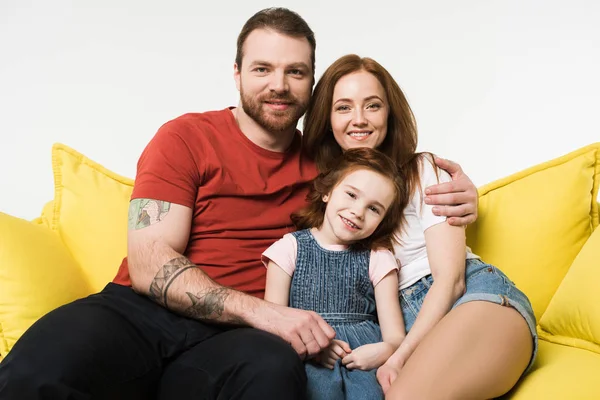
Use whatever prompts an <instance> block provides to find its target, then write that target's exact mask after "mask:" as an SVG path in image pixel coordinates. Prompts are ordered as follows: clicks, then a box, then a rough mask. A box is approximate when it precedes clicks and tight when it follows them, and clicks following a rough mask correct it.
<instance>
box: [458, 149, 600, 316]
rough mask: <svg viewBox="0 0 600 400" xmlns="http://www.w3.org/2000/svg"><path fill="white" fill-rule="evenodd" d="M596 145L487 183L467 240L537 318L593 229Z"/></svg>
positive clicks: (599, 156) (599, 161)
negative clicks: (528, 303)
mask: <svg viewBox="0 0 600 400" xmlns="http://www.w3.org/2000/svg"><path fill="white" fill-rule="evenodd" d="M599 179H600V143H596V144H593V145H589V146H586V147H584V148H582V149H579V150H577V151H574V152H572V153H570V154H567V155H565V156H562V157H560V158H557V159H554V160H551V161H548V162H545V163H543V164H540V165H537V166H534V167H531V168H529V169H526V170H524V171H522V172H519V173H517V174H514V175H512V176H509V177H507V178H504V179H501V180H499V181H496V182H493V183H490V184H488V185H486V186H484V187H482V188H481V189H480V191H479V195H480V198H479V218H478V220H477V222H476V223H475V224H472V226H469V229H468V231H467V241H468V244H469V245H470V246H471V248H472V249H473V251H474V252H475V253H476V254H479V255H480V256H481V257H482V258H483V259H484V260H485V261H487V262H489V263H492V264H495V265H496V266H497V267H499V268H500V269H501V270H503V271H504V272H505V273H506V274H507V275H508V276H509V277H510V278H511V280H513V281H514V282H515V283H516V284H517V286H519V287H520V288H521V289H522V290H523V291H524V292H525V293H526V294H527V295H528V297H529V299H530V300H531V303H532V305H533V308H534V311H535V315H536V318H538V319H539V317H540V316H541V315H542V313H543V312H544V310H545V309H546V307H547V306H548V303H549V302H550V299H551V298H552V296H553V294H554V292H555V291H556V289H557V287H558V285H559V284H560V282H561V281H562V279H563V277H564V275H565V274H566V272H567V270H568V269H569V266H570V265H571V263H572V262H573V260H574V259H575V256H576V255H577V254H578V253H579V251H580V250H581V248H582V247H583V245H584V243H585V242H586V240H587V239H588V238H589V236H590V235H591V233H592V230H593V228H595V227H596V226H597V225H598V203H597V202H596V198H597V195H598V180H599Z"/></svg>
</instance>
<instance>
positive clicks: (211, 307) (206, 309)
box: [148, 256, 245, 325]
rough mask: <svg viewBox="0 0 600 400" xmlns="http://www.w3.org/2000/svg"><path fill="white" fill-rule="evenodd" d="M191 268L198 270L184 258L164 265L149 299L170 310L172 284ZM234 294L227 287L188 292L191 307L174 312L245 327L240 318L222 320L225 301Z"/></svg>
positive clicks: (152, 284)
mask: <svg viewBox="0 0 600 400" xmlns="http://www.w3.org/2000/svg"><path fill="white" fill-rule="evenodd" d="M191 268H196V265H195V264H194V263H192V262H191V261H190V260H188V259H187V258H186V257H184V256H181V257H177V258H174V259H172V260H171V261H169V262H168V263H166V264H165V265H163V266H162V267H161V268H160V270H159V271H158V273H157V274H156V276H155V277H154V279H153V280H152V283H151V284H150V289H149V294H148V297H150V299H152V300H153V301H155V302H156V303H158V304H161V305H162V306H163V307H165V308H169V304H168V292H169V288H170V287H171V284H172V283H173V282H175V280H176V279H177V278H178V277H179V276H180V275H181V274H182V273H183V272H185V271H186V270H188V269H191ZM209 280H210V279H209ZM233 292H235V291H234V290H232V289H230V288H226V287H213V288H207V289H206V290H204V291H201V292H198V293H197V294H194V293H191V292H187V291H186V292H185V293H186V294H187V297H188V298H189V301H185V300H184V302H186V303H187V304H188V305H189V304H190V303H191V306H186V305H184V304H182V305H181V306H179V307H177V306H174V311H176V312H180V313H181V314H183V315H185V316H187V317H190V318H194V319H200V320H220V321H221V322H224V323H229V324H235V325H244V324H245V322H244V320H243V319H242V318H241V317H239V316H235V315H234V316H230V317H229V318H228V319H226V320H224V319H223V318H222V317H223V312H224V310H225V300H227V297H229V295H230V294H231V293H233ZM186 307H187V308H186Z"/></svg>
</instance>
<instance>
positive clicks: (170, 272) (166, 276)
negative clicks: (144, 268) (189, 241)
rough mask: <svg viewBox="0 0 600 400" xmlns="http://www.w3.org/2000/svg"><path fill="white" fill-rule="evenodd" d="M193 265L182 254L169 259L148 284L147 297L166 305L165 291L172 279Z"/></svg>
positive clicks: (193, 266) (193, 265)
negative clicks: (148, 291)
mask: <svg viewBox="0 0 600 400" xmlns="http://www.w3.org/2000/svg"><path fill="white" fill-rule="evenodd" d="M195 267H196V265H195V264H194V263H192V262H191V261H190V260H188V258H187V257H184V256H181V257H177V258H174V259H172V260H170V261H169V262H167V263H166V264H165V265H163V266H162V267H161V268H160V269H159V270H158V273H157V274H156V275H155V276H154V279H153V280H152V283H151V284H150V293H149V295H148V297H150V299H152V300H153V301H155V302H157V303H159V304H162V305H163V306H165V307H167V291H168V290H169V286H171V284H172V283H173V281H174V280H175V279H177V277H178V276H179V275H181V274H182V273H183V272H184V271H186V270H188V269H190V268H195Z"/></svg>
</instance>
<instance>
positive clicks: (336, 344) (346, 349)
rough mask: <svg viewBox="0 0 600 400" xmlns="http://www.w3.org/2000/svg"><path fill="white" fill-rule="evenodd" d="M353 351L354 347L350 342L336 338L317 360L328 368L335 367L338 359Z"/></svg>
mask: <svg viewBox="0 0 600 400" xmlns="http://www.w3.org/2000/svg"><path fill="white" fill-rule="evenodd" d="M351 352H352V349H351V348H350V345H349V344H348V343H346V342H344V341H343V340H339V339H334V340H333V341H332V342H331V344H330V345H329V347H327V348H326V349H324V350H323V351H321V352H320V353H319V355H318V356H317V357H316V358H315V361H316V362H317V363H319V364H321V365H322V366H324V367H326V368H329V369H333V367H334V366H335V363H336V362H337V360H339V359H341V358H344V357H346V356H347V355H348V354H350V353H351Z"/></svg>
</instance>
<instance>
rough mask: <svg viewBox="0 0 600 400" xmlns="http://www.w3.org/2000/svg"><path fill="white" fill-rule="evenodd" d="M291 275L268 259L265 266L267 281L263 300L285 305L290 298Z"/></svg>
mask: <svg viewBox="0 0 600 400" xmlns="http://www.w3.org/2000/svg"><path fill="white" fill-rule="evenodd" d="M291 285H292V277H291V276H289V275H288V274H287V273H286V272H285V271H284V270H283V269H282V268H281V267H279V265H277V264H275V263H274V262H273V261H269V264H268V266H267V283H266V286H265V300H266V301H270V302H271V303H275V304H279V305H282V306H287V305H288V304H289V299H290V287H291Z"/></svg>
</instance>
